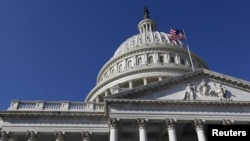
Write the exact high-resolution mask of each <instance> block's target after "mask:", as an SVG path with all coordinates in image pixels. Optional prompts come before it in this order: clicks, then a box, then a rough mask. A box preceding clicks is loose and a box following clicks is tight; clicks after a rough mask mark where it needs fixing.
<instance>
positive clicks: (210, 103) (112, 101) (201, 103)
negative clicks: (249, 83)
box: [105, 99, 250, 107]
mask: <svg viewBox="0 0 250 141" xmlns="http://www.w3.org/2000/svg"><path fill="white" fill-rule="evenodd" d="M105 101H106V104H107V105H110V104H142V105H143V104H145V105H152V104H156V105H169V106H170V105H173V106H177V105H187V106H247V107H249V106H250V102H246V101H185V100H138V99H106V100H105Z"/></svg>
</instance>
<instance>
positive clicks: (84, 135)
mask: <svg viewBox="0 0 250 141" xmlns="http://www.w3.org/2000/svg"><path fill="white" fill-rule="evenodd" d="M82 138H83V140H84V141H90V139H91V138H92V132H88V131H86V132H82Z"/></svg>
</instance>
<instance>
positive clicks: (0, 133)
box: [0, 131, 9, 141]
mask: <svg viewBox="0 0 250 141" xmlns="http://www.w3.org/2000/svg"><path fill="white" fill-rule="evenodd" d="M8 137H9V134H8V133H7V132H6V131H0V140H1V141H7V139H8Z"/></svg>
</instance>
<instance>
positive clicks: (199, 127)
mask: <svg viewBox="0 0 250 141" xmlns="http://www.w3.org/2000/svg"><path fill="white" fill-rule="evenodd" d="M194 125H195V129H196V133H197V136H198V141H206V137H205V133H204V122H203V121H202V120H201V119H195V120H194Z"/></svg>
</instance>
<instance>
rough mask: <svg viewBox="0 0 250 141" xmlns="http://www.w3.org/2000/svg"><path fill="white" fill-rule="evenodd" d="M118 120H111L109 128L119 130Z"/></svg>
mask: <svg viewBox="0 0 250 141" xmlns="http://www.w3.org/2000/svg"><path fill="white" fill-rule="evenodd" d="M118 121H119V120H118V119H116V118H110V119H109V122H108V123H109V127H110V128H117V126H118Z"/></svg>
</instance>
